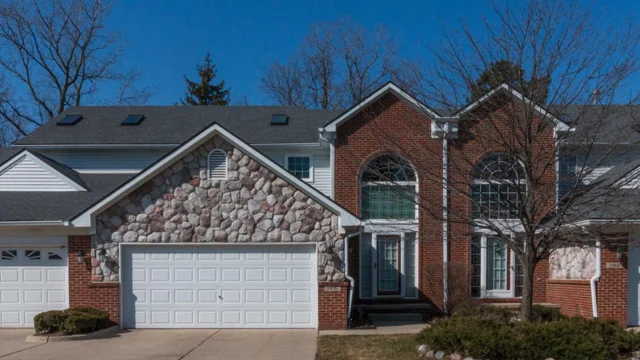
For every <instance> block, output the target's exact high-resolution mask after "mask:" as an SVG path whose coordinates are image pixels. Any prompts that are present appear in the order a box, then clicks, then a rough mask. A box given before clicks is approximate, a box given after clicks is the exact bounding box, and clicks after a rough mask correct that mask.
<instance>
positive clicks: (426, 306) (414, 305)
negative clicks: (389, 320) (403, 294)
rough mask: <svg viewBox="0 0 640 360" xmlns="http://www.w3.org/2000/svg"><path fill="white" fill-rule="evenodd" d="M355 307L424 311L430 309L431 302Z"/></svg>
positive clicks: (356, 306) (358, 305)
mask: <svg viewBox="0 0 640 360" xmlns="http://www.w3.org/2000/svg"><path fill="white" fill-rule="evenodd" d="M354 307H355V308H360V309H363V310H368V311H370V310H405V311H414V310H416V311H424V310H429V309H431V304H425V303H406V304H357V305H354Z"/></svg>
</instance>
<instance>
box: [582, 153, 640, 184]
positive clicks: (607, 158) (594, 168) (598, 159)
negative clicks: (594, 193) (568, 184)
mask: <svg viewBox="0 0 640 360" xmlns="http://www.w3.org/2000/svg"><path fill="white" fill-rule="evenodd" d="M638 157H640V149H635V148H634V149H629V150H620V151H615V152H607V150H599V149H594V150H592V151H591V153H590V154H589V155H588V158H587V159H586V161H585V156H580V155H578V156H576V173H578V174H579V173H580V170H582V168H583V167H584V168H585V169H589V170H588V171H589V172H588V173H587V174H586V175H582V182H583V183H584V184H589V183H591V182H592V181H593V180H595V179H596V178H598V177H599V176H600V175H602V174H604V173H606V172H607V171H609V170H611V169H612V168H613V167H615V166H617V165H620V164H623V163H625V162H627V161H630V160H633V159H637V158H638ZM585 171H586V170H585ZM578 176H579V177H580V175H578Z"/></svg>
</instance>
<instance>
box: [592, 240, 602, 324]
mask: <svg viewBox="0 0 640 360" xmlns="http://www.w3.org/2000/svg"><path fill="white" fill-rule="evenodd" d="M601 258H602V253H601V250H600V241H597V242H596V273H595V275H593V277H592V278H591V280H590V282H591V310H592V311H593V318H594V319H597V318H598V296H597V292H596V281H598V280H600V274H601V270H600V266H601V264H602V259H601Z"/></svg>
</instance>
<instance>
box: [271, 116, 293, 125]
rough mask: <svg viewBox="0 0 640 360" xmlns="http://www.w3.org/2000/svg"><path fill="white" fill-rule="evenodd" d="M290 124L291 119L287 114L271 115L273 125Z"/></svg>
mask: <svg viewBox="0 0 640 360" xmlns="http://www.w3.org/2000/svg"><path fill="white" fill-rule="evenodd" d="M288 123H289V117H288V116H287V115H285V114H274V115H271V125H287V124H288Z"/></svg>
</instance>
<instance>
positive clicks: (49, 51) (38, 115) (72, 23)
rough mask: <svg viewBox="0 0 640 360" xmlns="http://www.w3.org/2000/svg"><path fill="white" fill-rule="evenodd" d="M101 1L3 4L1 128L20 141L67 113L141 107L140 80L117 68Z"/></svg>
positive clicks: (11, 0)
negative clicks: (80, 109)
mask: <svg viewBox="0 0 640 360" xmlns="http://www.w3.org/2000/svg"><path fill="white" fill-rule="evenodd" d="M109 10H110V5H109V4H108V3H104V2H103V1H99V0H48V1H36V0H7V1H4V2H2V4H0V49H2V57H0V71H1V72H2V73H3V74H4V75H5V77H6V79H5V80H6V84H7V91H8V93H10V94H11V96H9V97H6V98H1V99H0V121H2V122H3V123H4V124H5V125H7V124H8V125H10V127H11V128H13V129H15V130H16V131H17V132H18V133H19V135H20V136H24V135H26V134H27V133H28V132H29V131H31V130H33V129H34V128H36V127H38V126H40V125H42V124H43V123H44V122H46V121H47V120H49V119H50V118H51V117H53V116H55V115H56V114H58V113H60V112H61V111H63V110H64V109H65V108H67V107H69V106H77V105H82V104H92V103H93V104H95V103H102V104H113V105H116V104H118V105H120V104H141V103H145V102H146V101H147V99H148V97H149V92H148V91H147V89H146V88H139V87H137V86H136V85H137V84H136V82H137V80H138V78H139V73H137V72H136V71H134V70H132V69H127V68H125V67H123V66H122V64H121V60H122V55H123V50H124V42H123V40H122V39H121V38H120V36H119V34H117V33H115V32H112V31H110V30H108V29H107V28H106V27H105V21H106V19H107V18H108V16H109Z"/></svg>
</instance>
